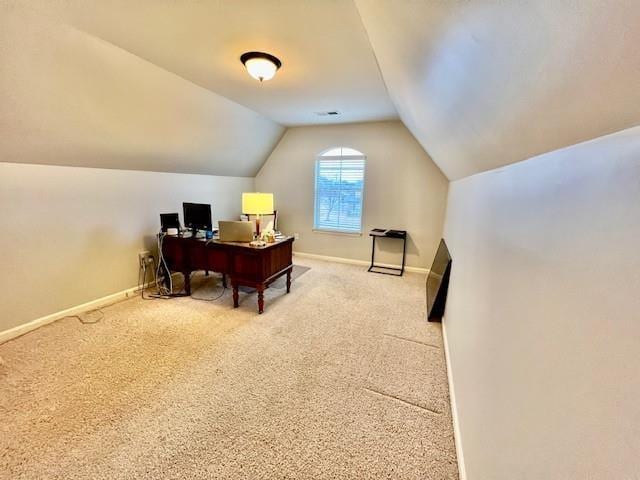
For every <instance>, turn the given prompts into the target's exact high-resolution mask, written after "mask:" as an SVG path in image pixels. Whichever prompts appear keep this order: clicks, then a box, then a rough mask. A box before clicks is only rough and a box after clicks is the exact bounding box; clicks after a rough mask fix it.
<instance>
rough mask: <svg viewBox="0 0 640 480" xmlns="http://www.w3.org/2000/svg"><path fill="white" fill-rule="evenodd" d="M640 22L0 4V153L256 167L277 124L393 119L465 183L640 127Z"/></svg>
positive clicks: (404, 3)
mask: <svg viewBox="0 0 640 480" xmlns="http://www.w3.org/2000/svg"><path fill="white" fill-rule="evenodd" d="M638 25H640V2H638V1H637V0H616V1H612V2H605V1H601V0H580V1H577V0H567V1H557V0H527V1H509V2H497V1H490V0H467V1H463V0H438V1H428V0H421V1H418V0H415V1H414V0H398V1H395V0H394V1H389V0H355V3H354V0H305V1H301V0H210V1H190V0H185V1H177V0H136V1H129V0H127V1H125V0H110V1H104V2H103V1H86V0H30V1H29V2H23V1H17V0H6V1H3V2H0V62H1V64H0V66H1V68H0V129H1V131H2V135H1V136H0V161H9V162H28V163H49V164H61V165H79V166H89V167H106V168H129V169H143V170H157V171H170V172H189V173H208V174H217V175H239V176H253V175H255V173H256V172H257V171H258V169H259V168H260V166H261V165H262V164H263V162H264V161H265V159H266V158H267V156H268V155H269V153H270V152H271V150H272V149H273V147H274V146H275V144H276V143H277V142H278V139H279V138H280V137H281V135H282V133H283V131H284V127H285V126H288V125H304V124H321V123H340V122H355V121H369V120H382V119H391V118H397V115H399V116H400V118H401V119H402V121H403V122H404V123H405V124H406V125H407V127H408V128H409V129H410V131H411V132H412V133H413V135H414V136H415V137H416V138H417V139H418V141H419V142H420V143H421V144H422V146H423V147H424V149H425V150H426V151H427V152H428V153H429V154H430V155H431V157H432V158H433V159H434V161H435V162H436V163H437V164H438V165H439V166H440V168H441V169H442V170H443V172H444V173H445V174H446V175H447V176H448V177H449V178H450V179H457V178H462V177H464V176H467V175H470V174H473V173H476V172H481V171H484V170H488V169H491V168H495V167H499V166H502V165H507V164H509V163H513V162H517V161H520V160H524V159H526V158H529V157H532V156H534V155H537V154H540V153H543V152H546V151H550V150H555V149H558V148H561V147H564V146H567V145H571V144H575V143H578V142H580V141H584V140H587V139H590V138H594V137H598V136H601V135H604V134H607V133H611V132H614V131H617V130H621V129H624V128H627V127H630V126H633V125H636V124H638V123H640V88H638V85H640V58H639V55H640V54H639V53H638V52H640V49H639V48H638V45H640V28H638ZM247 50H265V51H269V52H271V53H274V54H276V55H278V56H279V57H280V58H281V59H282V61H283V67H282V69H281V71H280V72H279V73H278V75H277V76H276V78H275V79H274V80H272V81H271V82H265V83H264V84H260V83H259V82H257V81H255V80H253V79H252V78H250V77H249V76H248V75H247V74H246V72H245V70H244V68H243V67H242V65H241V63H240V62H239V56H240V54H241V53H243V52H244V51H247ZM378 65H379V66H380V68H378ZM381 72H382V74H381ZM387 90H388V91H387ZM328 110H338V111H340V112H341V115H340V116H339V117H318V116H317V115H316V112H319V111H328Z"/></svg>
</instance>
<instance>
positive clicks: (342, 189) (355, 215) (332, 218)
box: [314, 157, 365, 233]
mask: <svg viewBox="0 0 640 480" xmlns="http://www.w3.org/2000/svg"><path fill="white" fill-rule="evenodd" d="M364 163H365V160H364V158H362V157H361V158H345V157H337V158H335V157H334V158H322V157H321V158H319V159H318V160H317V161H316V188H315V211H314V212H315V213H314V226H315V228H316V229H318V230H331V231H339V232H347V233H360V232H361V231H362V193H363V189H364Z"/></svg>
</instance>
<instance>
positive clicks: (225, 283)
mask: <svg viewBox="0 0 640 480" xmlns="http://www.w3.org/2000/svg"><path fill="white" fill-rule="evenodd" d="M222 286H223V287H224V288H227V275H226V274H224V273H223V274H222Z"/></svg>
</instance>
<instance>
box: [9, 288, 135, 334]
mask: <svg viewBox="0 0 640 480" xmlns="http://www.w3.org/2000/svg"><path fill="white" fill-rule="evenodd" d="M138 292H139V290H138V287H132V288H127V289H126V290H122V291H120V292H117V293H112V294H111V295H107V296H106V297H102V298H98V299H96V300H92V301H90V302H87V303H83V304H82V305H76V306H75V307H71V308H67V309H66V310H60V311H59V312H56V313H52V314H50V315H46V316H44V317H40V318H36V319H35V320H32V321H31V322H29V323H24V324H22V325H18V326H17V327H13V328H10V329H9V330H5V331H4V332H0V344H1V343H4V342H7V341H9V340H12V339H14V338H16V337H19V336H21V335H24V334H25V333H29V332H31V331H33V330H35V329H36V328H40V327H42V326H44V325H48V324H49V323H53V322H55V321H56V320H60V319H62V318H65V317H68V316H72V315H80V314H81V313H84V312H87V311H89V310H95V309H96V308H101V307H105V306H107V305H111V304H113V303H116V302H119V301H121V300H125V299H127V298H131V297H133V296H135V295H137V294H138Z"/></svg>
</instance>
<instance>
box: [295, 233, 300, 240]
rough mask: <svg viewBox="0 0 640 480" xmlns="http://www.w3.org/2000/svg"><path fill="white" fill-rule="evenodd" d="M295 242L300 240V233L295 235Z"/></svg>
mask: <svg viewBox="0 0 640 480" xmlns="http://www.w3.org/2000/svg"><path fill="white" fill-rule="evenodd" d="M293 238H294V240H300V234H299V233H298V232H296V233H294V234H293Z"/></svg>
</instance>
